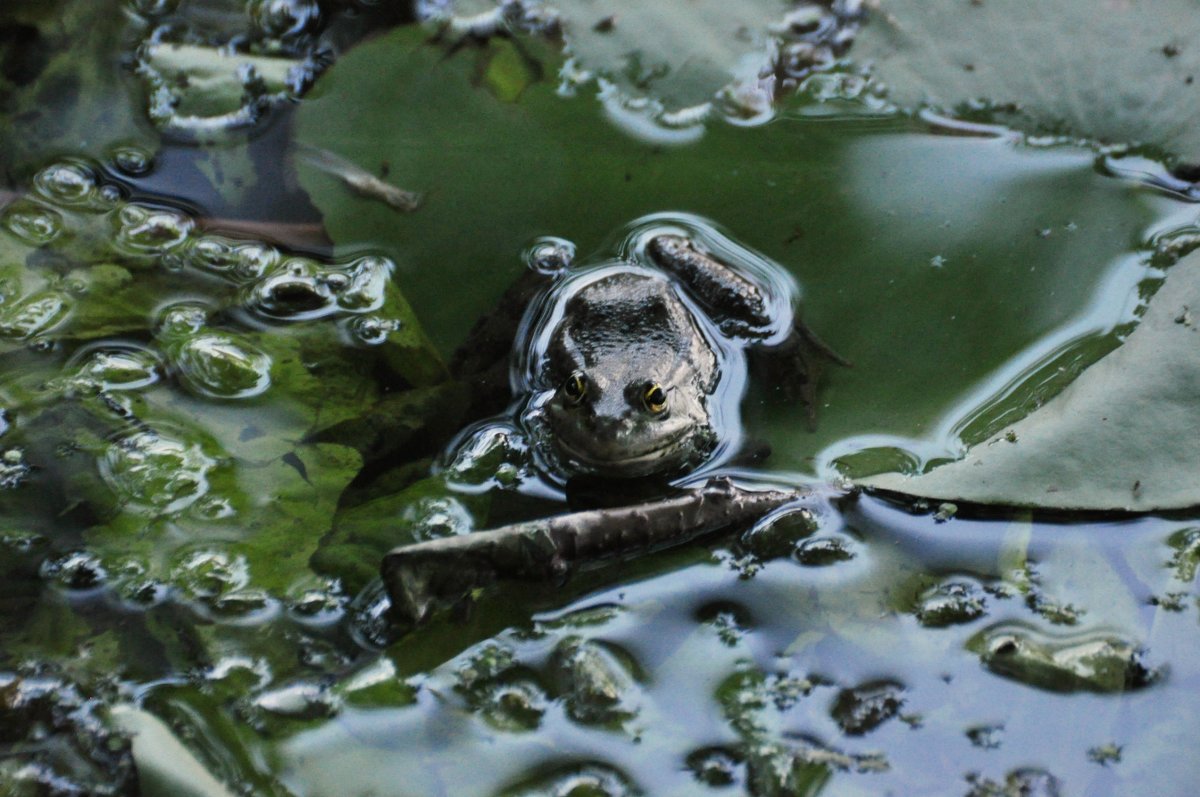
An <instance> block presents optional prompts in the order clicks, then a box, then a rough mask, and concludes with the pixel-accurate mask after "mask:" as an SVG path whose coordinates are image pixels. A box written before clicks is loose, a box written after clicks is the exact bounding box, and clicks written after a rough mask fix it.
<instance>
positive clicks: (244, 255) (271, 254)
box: [185, 235, 279, 281]
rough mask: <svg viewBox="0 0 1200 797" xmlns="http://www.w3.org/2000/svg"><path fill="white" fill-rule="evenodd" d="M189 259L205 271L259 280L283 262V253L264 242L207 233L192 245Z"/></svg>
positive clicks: (191, 263)
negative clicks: (281, 260) (280, 253)
mask: <svg viewBox="0 0 1200 797" xmlns="http://www.w3.org/2000/svg"><path fill="white" fill-rule="evenodd" d="M185 262H186V264H187V265H189V266H192V267H193V268H198V269H201V270H202V271H209V272H212V273H215V274H221V275H224V276H229V277H232V278H234V279H236V280H238V281H243V280H251V279H257V278H259V277H261V276H262V275H263V274H265V273H267V271H268V270H270V269H272V268H274V267H275V266H276V265H277V264H278V263H279V252H278V251H277V250H276V249H275V248H274V247H272V246H269V245H267V244H263V243H258V242H253V241H239V240H235V239H233V238H223V237H221V236H218V235H206V236H204V237H202V238H198V239H196V240H195V241H194V242H193V243H192V245H191V246H190V247H189V248H188V251H187V255H186V260H185Z"/></svg>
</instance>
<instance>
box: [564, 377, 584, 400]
mask: <svg viewBox="0 0 1200 797" xmlns="http://www.w3.org/2000/svg"><path fill="white" fill-rule="evenodd" d="M562 392H563V395H564V396H566V397H567V401H568V402H569V403H571V404H578V403H579V402H581V401H583V397H584V396H585V395H587V380H586V379H584V377H583V374H581V373H579V372H578V371H576V372H575V373H573V374H571V375H570V376H568V377H567V380H566V381H565V382H563V383H562Z"/></svg>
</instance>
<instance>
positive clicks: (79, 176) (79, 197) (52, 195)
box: [33, 161, 98, 207]
mask: <svg viewBox="0 0 1200 797" xmlns="http://www.w3.org/2000/svg"><path fill="white" fill-rule="evenodd" d="M33 185H34V188H35V189H36V190H37V192H38V193H39V194H41V195H42V196H43V197H45V198H46V199H48V200H50V201H51V202H53V203H55V204H56V205H64V206H67V207H91V206H94V205H95V204H96V189H97V187H98V186H97V183H96V174H95V172H93V171H92V169H91V168H90V167H88V166H84V165H83V164H81V163H75V162H71V161H66V162H63V163H56V164H54V165H53V166H48V167H46V168H45V169H42V170H41V171H40V172H38V173H37V174H36V175H35V176H34V178H33Z"/></svg>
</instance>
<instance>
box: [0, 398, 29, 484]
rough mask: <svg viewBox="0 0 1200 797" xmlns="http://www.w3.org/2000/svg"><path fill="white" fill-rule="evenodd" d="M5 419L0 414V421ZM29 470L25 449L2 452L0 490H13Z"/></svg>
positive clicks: (11, 449) (0, 458)
mask: <svg viewBox="0 0 1200 797" xmlns="http://www.w3.org/2000/svg"><path fill="white" fill-rule="evenodd" d="M3 420H4V419H3V416H2V415H0V423H2V422H3ZM0 430H2V429H0ZM29 471H30V467H29V463H28V462H27V461H26V460H25V451H24V449H20V448H10V449H7V450H6V451H4V453H3V454H0V490H12V489H13V488H15V487H17V486H18V485H20V484H21V482H23V481H24V480H25V479H26V477H28V476H29Z"/></svg>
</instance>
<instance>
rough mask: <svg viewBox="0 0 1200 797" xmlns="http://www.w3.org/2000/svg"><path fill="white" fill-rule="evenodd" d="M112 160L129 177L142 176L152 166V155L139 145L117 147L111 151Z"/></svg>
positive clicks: (148, 171)
mask: <svg viewBox="0 0 1200 797" xmlns="http://www.w3.org/2000/svg"><path fill="white" fill-rule="evenodd" d="M112 162H113V165H114V166H116V167H117V169H118V170H119V171H120V172H121V173H122V174H125V175H128V176H129V177H143V176H145V175H147V174H149V173H150V170H151V169H153V168H154V156H152V155H151V154H150V153H149V152H147V151H146V150H144V149H142V148H141V147H117V148H116V149H114V150H113V151H112Z"/></svg>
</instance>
